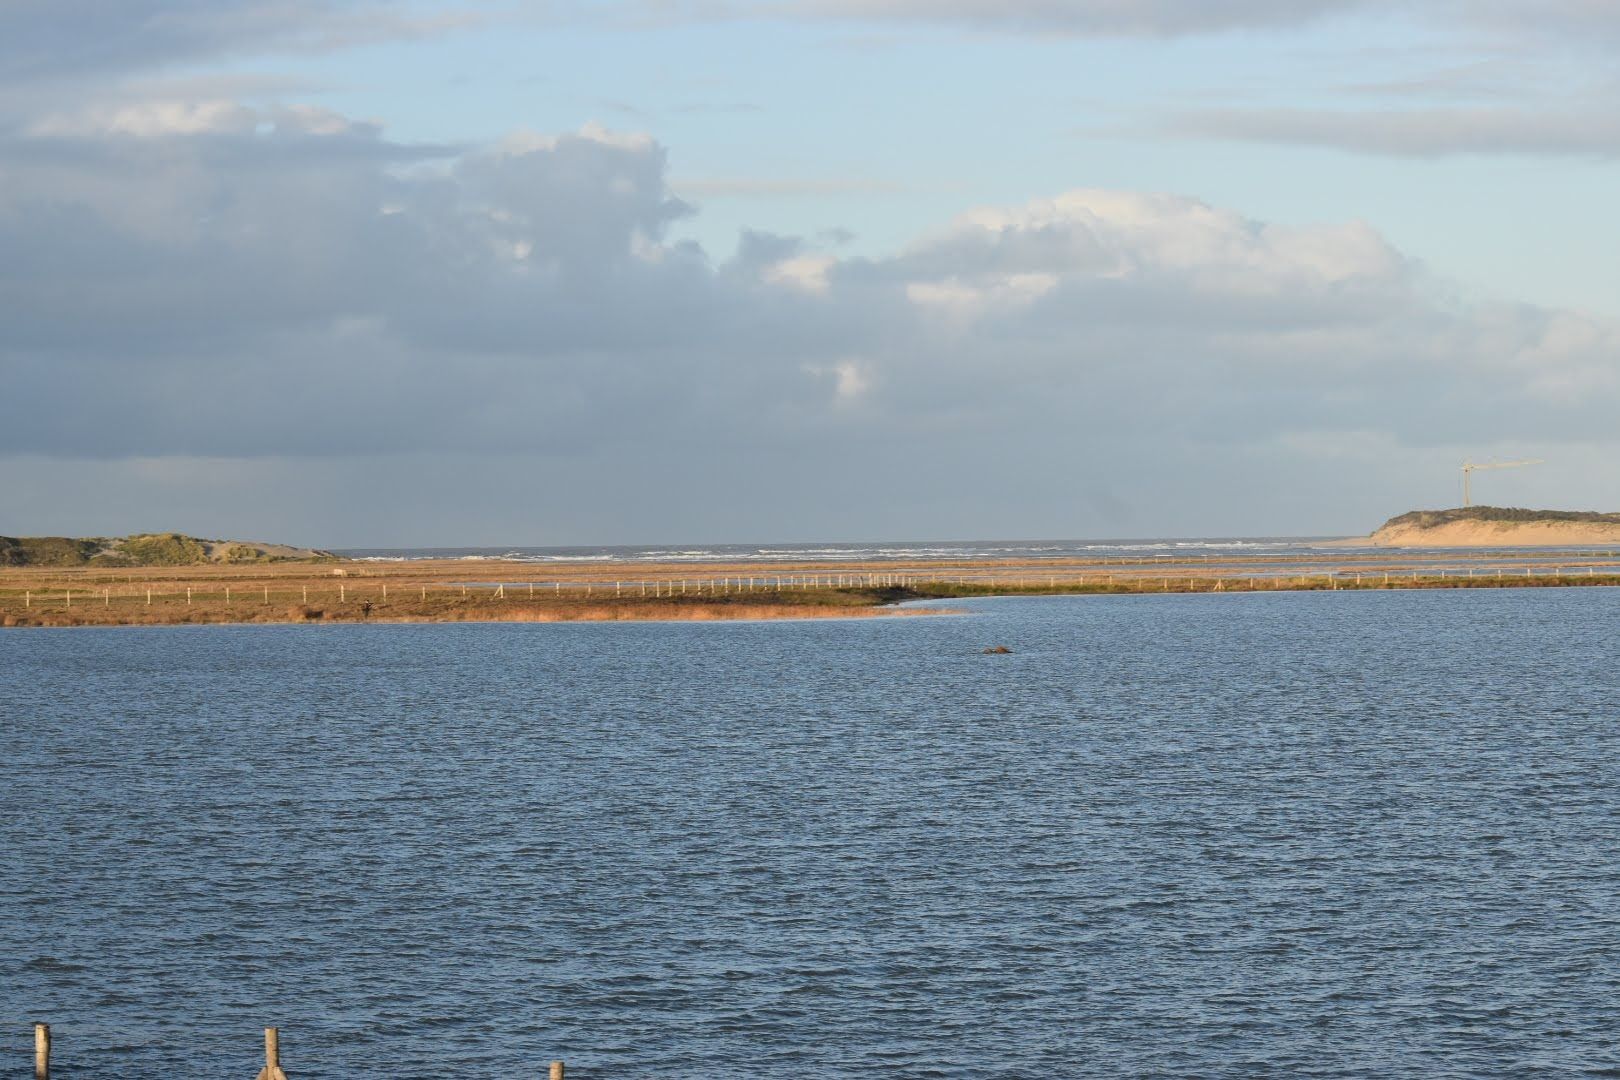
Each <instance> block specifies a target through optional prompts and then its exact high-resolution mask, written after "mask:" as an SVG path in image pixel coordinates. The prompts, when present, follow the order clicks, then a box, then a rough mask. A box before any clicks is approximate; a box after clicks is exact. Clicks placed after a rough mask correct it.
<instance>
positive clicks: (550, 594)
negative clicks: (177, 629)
mask: <svg viewBox="0 0 1620 1080" xmlns="http://www.w3.org/2000/svg"><path fill="white" fill-rule="evenodd" d="M40 585H41V587H39V588H31V587H25V588H16V587H13V586H10V585H8V586H7V587H0V625H3V626H8V627H22V626H163V625H184V624H207V623H331V622H576V621H592V622H600V621H621V620H641V621H649V620H722V619H783V618H816V617H828V616H853V615H871V614H879V613H884V612H889V611H892V610H893V605H895V604H898V603H902V602H905V601H914V600H949V599H967V598H972V597H983V596H1063V595H1077V596H1095V595H1112V596H1125V595H1140V594H1162V593H1228V592H1302V591H1304V592H1323V591H1336V592H1342V591H1375V590H1406V589H1469V588H1473V589H1481V588H1553V587H1575V586H1599V585H1620V573H1597V572H1595V571H1582V572H1579V573H1559V572H1552V573H1545V572H1543V573H1536V572H1530V573H1526V572H1523V571H1520V572H1510V571H1501V572H1491V573H1475V574H1473V575H1472V576H1468V575H1466V574H1464V573H1459V572H1451V573H1446V574H1434V573H1431V574H1424V573H1393V572H1392V573H1382V572H1380V573H1352V572H1343V571H1341V572H1338V573H1330V574H1313V575H1300V576H1292V577H1291V576H1282V575H1248V576H1241V577H1237V576H1199V575H1190V576H1189V575H1178V576H1172V575H1161V576H1153V575H1130V576H1123V575H1110V576H1106V577H1096V576H1094V577H1089V578H1082V579H1074V580H1060V579H1056V578H1051V579H1048V580H1045V581H1039V580H1024V581H985V582H977V583H962V582H960V581H957V582H947V581H915V580H913V581H908V582H907V583H906V584H900V585H890V586H875V587H873V586H844V587H836V586H835V587H828V586H806V587H796V588H781V589H776V588H763V587H760V588H748V589H740V588H733V587H732V586H730V585H721V584H718V583H715V582H712V581H696V582H691V583H690V584H689V583H688V582H685V581H683V582H682V583H681V584H680V586H679V588H680V590H681V591H679V592H677V591H675V588H676V587H675V585H674V583H668V584H665V585H661V586H660V585H655V586H653V587H652V588H653V595H648V591H647V587H645V586H643V587H642V588H639V589H624V588H621V587H617V586H612V585H609V586H601V585H580V584H574V585H572V586H571V587H569V588H567V589H562V588H544V587H542V588H538V589H536V588H535V587H533V586H532V585H531V586H510V587H508V586H490V585H482V586H469V585H466V584H446V583H443V582H435V583H432V584H428V583H419V584H410V585H402V584H399V583H395V584H393V585H392V587H390V585H389V584H387V583H378V582H372V581H361V582H355V583H353V584H350V583H348V582H344V583H340V584H334V583H333V581H332V579H331V578H319V579H312V580H310V581H303V582H298V581H288V580H285V579H275V580H267V581H264V582H259V583H252V582H246V581H240V582H238V583H236V584H224V583H222V582H220V581H218V580H208V581H204V582H202V583H200V584H194V585H180V584H178V583H175V582H168V581H165V582H158V583H142V584H138V585H137V584H131V583H123V584H117V585H114V584H107V585H102V586H100V587H97V586H94V585H92V586H89V587H85V586H84V585H82V584H79V585H75V584H71V583H69V584H65V585H63V584H56V585H52V584H47V583H44V582H41V583H40ZM665 590H668V591H665Z"/></svg>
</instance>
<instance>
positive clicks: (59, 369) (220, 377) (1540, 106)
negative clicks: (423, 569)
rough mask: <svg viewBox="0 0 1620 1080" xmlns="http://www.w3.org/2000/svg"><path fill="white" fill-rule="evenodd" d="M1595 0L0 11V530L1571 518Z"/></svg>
mask: <svg viewBox="0 0 1620 1080" xmlns="http://www.w3.org/2000/svg"><path fill="white" fill-rule="evenodd" d="M1617 46H1620V6H1617V5H1615V4H1613V3H1610V2H1607V0H1538V2H1535V3H1530V2H1519V0H1432V2H1429V3H1425V4H1423V5H1412V4H1400V3H1394V2H1389V0H1226V2H1223V3H1219V4H1212V3H1207V2H1205V0H931V2H923V0H690V2H688V0H454V2H452V0H419V2H411V3H405V2H395V3H378V2H373V0H169V2H157V0H116V2H113V0H0V534H5V535H42V534H67V535H122V534H126V533H131V532H137V531H159V530H161V531H169V530H175V531H181V532H187V533H192V534H196V535H203V536H209V537H219V538H241V539H256V540H267V541H277V542H290V543H299V544H309V545H316V546H324V547H389V546H395V547H402V546H431V545H443V546H450V545H488V546H508V545H509V546H518V545H548V544H558V545H562V544H618V543H623V544H637V543H673V542H689V543H716V542H739V543H746V542H768V541H793V540H801V541H811V540H870V539H888V540H904V539H952V538H954V539H987V538H1054V539H1055V538H1098V539H1102V538H1113V537H1165V536H1262V535H1348V534H1353V533H1365V532H1367V531H1370V530H1371V529H1372V528H1373V527H1375V526H1376V525H1377V524H1379V523H1380V522H1381V521H1383V520H1384V519H1385V518H1387V517H1389V516H1392V515H1394V514H1398V513H1401V512H1403V511H1406V510H1409V509H1414V508H1419V507H1426V508H1428V507H1443V506H1453V505H1457V504H1458V503H1459V502H1460V499H1461V492H1460V480H1461V477H1460V472H1459V466H1460V465H1461V464H1462V462H1464V461H1465V460H1473V461H1489V460H1508V459H1517V458H1540V459H1544V461H1545V463H1544V464H1542V465H1538V466H1534V467H1530V468H1523V469H1513V470H1501V471H1493V472H1486V473H1479V474H1476V476H1475V479H1474V494H1475V500H1476V501H1478V502H1488V503H1493V504H1497V505H1515V506H1536V507H1556V508H1562V509H1592V510H1609V511H1613V510H1620V468H1617V461H1620V458H1617V454H1620V429H1617V425H1616V424H1615V422H1614V417H1615V416H1616V415H1617V414H1620V289H1617V288H1616V286H1617V284H1620V244H1617V243H1616V235H1615V221H1616V215H1615V211H1614V206H1613V203H1614V200H1615V195H1614V193H1615V192H1617V191H1620V105H1616V102H1620V93H1617V91H1620V85H1617V84H1620V76H1617V74H1616V70H1615V68H1614V65H1613V62H1612V57H1613V56H1614V54H1615V49H1616V48H1617Z"/></svg>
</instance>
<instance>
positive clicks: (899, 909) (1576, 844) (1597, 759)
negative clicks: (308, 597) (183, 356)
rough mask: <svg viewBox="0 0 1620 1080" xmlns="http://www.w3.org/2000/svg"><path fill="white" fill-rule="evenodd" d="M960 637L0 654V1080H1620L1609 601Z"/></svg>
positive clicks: (1211, 601) (1331, 603) (1145, 611)
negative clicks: (273, 1056)
mask: <svg viewBox="0 0 1620 1080" xmlns="http://www.w3.org/2000/svg"><path fill="white" fill-rule="evenodd" d="M952 606H954V607H956V608H958V609H962V610H966V611H968V612H969V614H967V615H964V616H951V617H936V618H906V619H866V620H851V621H825V620H822V621H806V622H777V623H743V624H693V623H683V624H639V625H610V624H571V625H569V624H564V625H557V624H552V625H533V624H530V625H438V626H353V625H343V626H325V627H306V626H296V627H294V626H254V627H240V628H220V627H208V628H203V627H175V628H153V629H133V630H25V631H4V632H0V675H3V676H4V689H3V696H0V733H3V735H4V744H3V745H4V747H5V761H6V771H5V782H4V786H3V788H0V859H3V869H4V873H3V874H0V1021H3V1022H4V1023H3V1025H0V1075H4V1076H11V1075H22V1074H23V1072H24V1070H25V1069H26V1067H27V1062H28V1053H27V1040H28V1037H29V1033H28V1030H27V1028H26V1027H24V1026H22V1025H23V1022H25V1021H28V1020H31V1019H36V1018H39V1019H49V1020H51V1021H53V1023H54V1024H55V1034H56V1050H57V1057H56V1061H57V1062H58V1064H59V1075H61V1076H63V1077H67V1078H83V1077H114V1076H118V1077H124V1076H164V1077H167V1078H183V1077H199V1078H201V1077H209V1078H228V1077H250V1076H252V1075H253V1073H254V1071H255V1070H256V1069H257V1064H256V1057H257V1056H258V1054H259V1050H258V1039H259V1034H258V1029H259V1028H260V1027H261V1026H263V1025H265V1024H270V1023H276V1024H280V1025H281V1026H282V1028H283V1035H282V1041H283V1048H284V1049H283V1059H284V1066H285V1068H286V1070H287V1072H288V1075H289V1076H292V1077H294V1078H295V1080H317V1078H332V1080H347V1078H364V1077H379V1078H381V1077H388V1078H417V1077H420V1078H423V1080H426V1078H429V1077H432V1078H438V1077H444V1076H449V1075H457V1076H478V1077H494V1078H508V1077H514V1078H515V1077H525V1076H531V1077H532V1076H538V1075H542V1071H543V1068H544V1064H545V1062H547V1061H549V1060H551V1059H552V1058H565V1059H566V1060H567V1061H568V1062H569V1065H570V1069H571V1072H570V1075H571V1076H576V1077H585V1078H589V1077H604V1078H609V1077H611V1078H615V1080H617V1078H632V1077H651V1076H660V1075H686V1076H701V1077H721V1078H731V1077H736V1078H741V1077H801V1076H821V1077H826V1076H856V1075H862V1076H873V1075H877V1076H885V1077H957V1076H960V1077H1080V1076H1175V1077H1184V1076H1201V1077H1250V1076H1279V1077H1281V1076H1288V1077H1326V1076H1345V1077H1349V1076H1382V1077H1390V1076H1411V1077H1418V1076H1422V1077H1434V1076H1459V1077H1460V1076H1469V1077H1473V1076H1502V1077H1509V1076H1511V1077H1534V1076H1546V1077H1555V1076H1556V1077H1564V1076H1571V1075H1581V1074H1587V1075H1614V1074H1615V1072H1616V1070H1620V1050H1617V1040H1616V1039H1615V1037H1614V1032H1615V1028H1616V1021H1617V1017H1620V724H1617V721H1620V665H1617V663H1616V660H1617V659H1620V655H1617V654H1620V647H1617V645H1616V636H1615V631H1616V629H1617V627H1620V592H1616V591H1614V590H1608V589H1579V590H1551V589H1546V590H1543V589H1536V590H1529V589H1525V590H1504V591H1484V590H1470V591H1458V592H1451V591H1437V592H1392V593H1383V592H1373V593H1348V592H1346V593H1300V594H1287V593H1281V594H1270V593H1262V594H1232V595H1170V596H1162V597H1161V596H1127V597H1066V598H1027V599H1026V598H1019V599H1000V600H984V601H974V602H956V603H954V604H953V605H952ZM997 644H1005V645H1007V646H1008V647H1010V648H1011V649H1013V650H1014V651H1013V652H1012V654H1011V655H1005V656H990V655H984V654H983V653H982V652H981V650H982V649H983V648H984V647H986V646H990V645H997ZM260 1060H262V1059H260Z"/></svg>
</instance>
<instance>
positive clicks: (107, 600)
mask: <svg viewBox="0 0 1620 1080" xmlns="http://www.w3.org/2000/svg"><path fill="white" fill-rule="evenodd" d="M101 606H102V607H111V606H112V590H111V589H102V590H101Z"/></svg>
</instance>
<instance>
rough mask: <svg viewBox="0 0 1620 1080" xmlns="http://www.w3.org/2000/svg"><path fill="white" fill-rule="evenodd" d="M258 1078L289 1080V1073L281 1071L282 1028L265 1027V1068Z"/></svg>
mask: <svg viewBox="0 0 1620 1080" xmlns="http://www.w3.org/2000/svg"><path fill="white" fill-rule="evenodd" d="M258 1080H287V1074H286V1073H284V1072H282V1071H281V1029H279V1028H273V1027H269V1028H265V1029H264V1069H263V1070H262V1071H261V1072H260V1073H259V1078H258Z"/></svg>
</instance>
